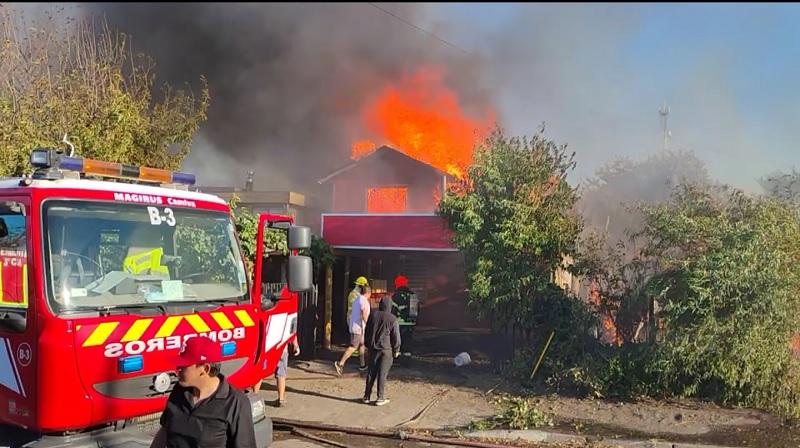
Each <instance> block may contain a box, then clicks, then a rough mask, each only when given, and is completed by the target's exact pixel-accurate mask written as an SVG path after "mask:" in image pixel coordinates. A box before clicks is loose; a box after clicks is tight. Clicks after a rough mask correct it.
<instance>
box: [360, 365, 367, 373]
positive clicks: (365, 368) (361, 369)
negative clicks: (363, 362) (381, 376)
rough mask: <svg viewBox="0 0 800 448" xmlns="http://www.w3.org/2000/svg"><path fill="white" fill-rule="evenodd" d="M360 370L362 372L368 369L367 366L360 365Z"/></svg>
mask: <svg viewBox="0 0 800 448" xmlns="http://www.w3.org/2000/svg"><path fill="white" fill-rule="evenodd" d="M358 370H359V371H360V372H366V370H367V366H360V367H359V368H358Z"/></svg>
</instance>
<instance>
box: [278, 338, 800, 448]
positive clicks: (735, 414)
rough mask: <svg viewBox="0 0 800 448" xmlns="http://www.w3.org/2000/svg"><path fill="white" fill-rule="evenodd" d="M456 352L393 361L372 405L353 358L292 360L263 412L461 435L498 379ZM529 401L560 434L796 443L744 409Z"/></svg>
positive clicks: (484, 413)
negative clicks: (278, 397)
mask: <svg viewBox="0 0 800 448" xmlns="http://www.w3.org/2000/svg"><path fill="white" fill-rule="evenodd" d="M428 351H429V352H430V350H428ZM456 354H457V353H456V352H455V351H453V353H441V352H439V353H424V352H423V351H422V350H420V353H418V355H419V356H417V357H415V358H414V359H412V361H411V362H410V364H409V366H407V367H401V366H397V365H396V366H394V367H393V368H392V371H391V373H390V382H389V385H388V388H387V398H389V399H390V400H391V403H389V404H388V405H386V406H384V407H380V408H379V407H375V406H369V405H365V404H363V403H361V400H360V399H361V397H362V395H363V392H364V378H363V377H362V376H361V375H359V374H358V372H357V370H356V367H357V364H358V361H357V360H356V358H352V359H351V360H350V361H348V364H347V366H346V369H345V375H343V376H342V377H338V378H337V377H336V376H335V374H334V369H333V361H332V359H333V357H334V356H335V353H328V354H327V355H325V356H327V357H328V358H329V359H328V360H318V361H309V362H300V361H298V362H293V363H292V364H293V365H292V366H291V367H290V369H289V377H288V383H287V384H288V387H287V399H288V402H287V403H288V404H287V405H286V406H285V407H283V408H270V409H269V413H270V415H271V416H272V417H277V418H285V419H290V420H304V421H314V422H322V423H327V424H332V425H338V426H349V427H366V428H371V429H384V430H385V429H395V430H396V429H416V430H421V429H426V430H441V429H457V430H460V431H461V432H463V431H464V430H465V428H466V427H467V425H469V423H470V422H471V421H472V420H476V419H483V418H488V417H491V416H493V415H494V414H495V407H494V405H493V403H492V401H491V400H492V395H493V394H491V393H489V394H487V392H488V391H490V390H493V389H495V390H497V389H496V387H497V386H498V384H499V379H498V378H497V376H496V375H494V374H492V373H491V371H490V368H489V366H488V362H486V361H485V358H484V357H483V356H482V355H481V353H480V351H478V350H475V353H470V354H471V355H472V357H473V362H472V363H471V364H469V365H467V366H464V367H460V368H457V367H455V365H454V364H453V357H454V356H455V355H456ZM501 388H502V386H501ZM498 389H499V388H498ZM262 393H263V394H264V396H265V398H267V399H268V400H271V399H274V398H275V392H274V380H270V381H269V382H268V383H265V385H264V388H263V390H262ZM534 400H535V401H536V402H537V406H538V407H539V408H540V409H541V410H543V411H546V412H548V413H550V414H551V415H553V416H554V417H555V420H556V422H557V425H556V427H555V428H554V430H556V431H560V432H570V433H581V434H583V435H597V436H599V437H601V438H609V437H626V438H645V439H649V438H660V439H674V440H676V441H683V442H697V443H718V444H726V445H727V446H749V447H762V446H764V447H771V448H778V447H781V446H795V447H796V446H798V440H800V432H798V431H796V430H794V429H789V428H784V427H782V426H781V421H780V420H779V419H778V418H776V417H774V416H771V415H769V414H765V413H762V412H758V411H752V410H748V409H725V408H720V407H717V406H714V405H710V404H705V403H694V402H655V401H646V402H637V403H616V402H607V401H600V400H581V399H575V398H568V397H561V396H546V397H538V398H535V399H534ZM432 402H433V404H432V405H431V403H432Z"/></svg>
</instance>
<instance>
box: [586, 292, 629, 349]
mask: <svg viewBox="0 0 800 448" xmlns="http://www.w3.org/2000/svg"><path fill="white" fill-rule="evenodd" d="M589 300H591V301H592V303H594V304H595V305H598V306H599V305H600V300H601V299H600V290H599V288H598V287H597V283H595V282H592V283H591V284H590V285H589ZM600 320H601V322H602V324H603V329H604V331H603V340H604V341H606V342H613V343H614V344H616V345H622V342H623V340H622V336H621V335H620V334H619V332H618V331H617V326H616V325H614V320H613V319H612V317H611V316H608V315H606V314H605V313H603V314H601V315H600Z"/></svg>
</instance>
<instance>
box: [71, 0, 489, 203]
mask: <svg viewBox="0 0 800 448" xmlns="http://www.w3.org/2000/svg"><path fill="white" fill-rule="evenodd" d="M379 6H380V7H382V8H384V6H382V5H379ZM81 8H82V10H83V11H84V13H85V14H93V15H95V16H98V15H104V16H105V18H106V20H107V21H108V22H109V24H110V25H111V27H113V28H118V29H119V30H121V31H122V32H125V33H127V34H129V35H131V36H132V39H133V44H134V47H135V48H136V50H139V51H144V52H146V53H147V54H149V55H151V56H152V57H153V58H154V60H155V61H156V63H157V68H156V71H157V74H158V76H159V80H165V81H167V82H169V83H170V84H172V85H175V86H179V85H181V84H183V83H185V82H194V85H195V86H196V85H197V84H198V82H197V80H198V79H199V77H200V76H201V75H204V76H206V77H207V79H208V82H209V85H210V90H211V107H210V110H209V118H208V121H207V122H206V123H205V125H204V126H203V127H202V129H201V135H200V136H199V138H198V139H197V140H196V144H195V145H194V147H193V149H192V153H191V154H190V155H189V157H188V158H187V160H186V162H185V163H184V167H185V168H186V169H191V170H192V171H194V172H196V173H198V175H199V177H200V179H201V182H202V184H203V185H217V186H224V185H237V186H240V185H242V184H243V182H244V179H245V176H246V172H247V171H248V170H249V169H254V170H255V171H256V176H255V182H254V183H255V188H256V189H262V190H264V189H274V190H278V189H280V190H285V189H290V188H291V189H300V190H301V191H307V190H308V189H309V188H311V187H312V186H313V185H314V184H316V182H315V181H316V179H318V178H320V177H322V176H323V175H325V174H327V173H328V172H330V171H332V170H333V169H335V168H336V167H338V166H339V165H342V164H343V163H346V162H347V160H348V156H349V153H350V145H351V142H352V141H353V140H354V139H361V138H365V137H369V136H365V135H363V134H360V132H359V131H360V129H359V120H358V114H359V111H360V110H361V108H362V106H363V104H364V103H365V102H366V101H368V100H369V99H370V95H374V94H376V93H377V92H379V90H380V88H381V87H382V86H384V85H385V84H386V83H387V82H392V81H396V80H397V79H399V77H400V76H401V75H402V73H403V71H404V70H413V69H415V68H418V67H420V66H427V65H432V64H437V65H439V64H441V65H444V66H446V67H448V68H449V69H450V70H448V72H447V74H448V77H449V78H448V80H447V81H448V84H449V86H450V87H451V88H453V89H454V90H455V91H456V92H457V93H458V94H459V96H460V98H461V99H462V101H464V102H465V103H466V104H467V106H468V107H481V108H483V107H485V106H487V105H488V101H489V98H490V96H489V95H488V92H486V91H484V90H482V87H480V86H483V85H485V83H483V82H481V71H480V68H481V67H482V65H481V64H479V63H476V61H474V60H473V58H472V57H470V56H466V55H464V54H463V53H460V52H454V51H452V49H451V48H448V47H446V46H444V45H437V44H435V43H432V40H431V38H430V37H429V36H426V35H424V34H423V33H420V32H418V31H416V30H414V29H413V28H410V27H409V25H407V24H405V23H403V22H402V21H400V20H397V19H394V18H392V17H391V16H389V15H387V14H386V13H385V12H383V11H381V10H380V9H378V8H376V7H374V6H372V5H371V4H368V3H350V4H344V3H340V4H316V3H180V4H178V3H93V4H90V3H84V4H81ZM385 8H386V9H387V10H390V11H391V12H392V13H394V14H396V15H397V16H398V17H402V18H404V19H406V20H409V21H414V20H417V19H419V17H420V15H421V14H422V13H423V11H422V6H420V5H419V4H394V5H386V6H385Z"/></svg>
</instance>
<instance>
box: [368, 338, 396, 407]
mask: <svg viewBox="0 0 800 448" xmlns="http://www.w3.org/2000/svg"><path fill="white" fill-rule="evenodd" d="M392 360H393V356H392V351H391V350H380V351H377V350H369V351H368V352H367V366H369V370H367V388H366V389H365V390H364V397H365V398H371V397H372V387H373V386H374V385H375V380H378V400H380V399H382V398H385V395H384V392H385V391H386V377H387V376H388V375H389V369H391V368H392Z"/></svg>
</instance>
